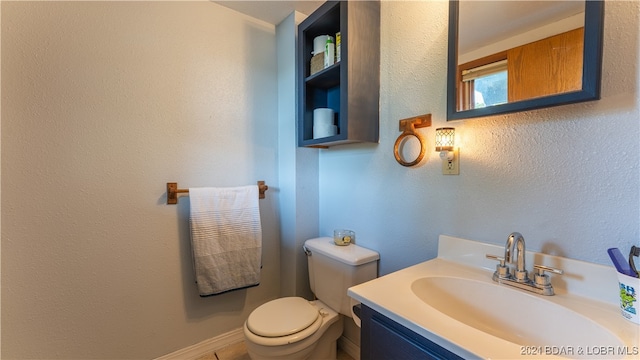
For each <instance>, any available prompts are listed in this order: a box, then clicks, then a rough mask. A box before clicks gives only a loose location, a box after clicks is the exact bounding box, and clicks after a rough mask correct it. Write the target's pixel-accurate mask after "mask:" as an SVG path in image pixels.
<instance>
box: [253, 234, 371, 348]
mask: <svg viewBox="0 0 640 360" xmlns="http://www.w3.org/2000/svg"><path fill="white" fill-rule="evenodd" d="M304 250H305V252H306V253H307V259H308V263H309V282H310V285H311V291H313V293H314V295H315V296H316V297H317V298H318V300H315V301H308V300H306V299H304V298H301V297H286V298H281V299H276V300H272V301H269V302H268V303H266V304H263V305H261V306H259V307H258V308H257V309H255V310H254V311H253V312H252V313H251V314H250V315H249V318H248V319H247V321H245V323H244V338H245V344H246V346H247V351H248V353H249V356H250V357H251V359H253V360H261V359H335V358H336V341H337V340H338V338H339V337H340V335H342V329H343V328H342V325H343V320H342V318H343V317H342V316H340V314H343V315H346V316H348V317H351V316H352V315H351V299H350V298H349V296H348V295H347V289H348V288H349V287H351V286H353V285H357V284H360V283H363V282H365V281H369V280H372V279H375V278H376V277H377V275H378V259H379V258H380V256H379V255H378V253H377V252H375V251H373V250H369V249H365V248H363V247H360V246H357V245H354V244H352V245H348V246H337V245H335V244H334V243H333V239H332V238H329V237H323V238H317V239H310V240H307V241H305V243H304Z"/></svg>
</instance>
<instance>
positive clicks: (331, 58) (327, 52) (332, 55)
mask: <svg viewBox="0 0 640 360" xmlns="http://www.w3.org/2000/svg"><path fill="white" fill-rule="evenodd" d="M335 60H336V46H335V44H334V43H333V37H332V36H327V44H326V45H325V47H324V67H325V68H328V67H329V66H331V65H333V64H334V63H335Z"/></svg>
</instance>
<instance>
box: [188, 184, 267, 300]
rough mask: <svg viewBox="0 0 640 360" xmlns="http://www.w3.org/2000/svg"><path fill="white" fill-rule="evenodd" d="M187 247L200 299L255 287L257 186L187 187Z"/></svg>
mask: <svg viewBox="0 0 640 360" xmlns="http://www.w3.org/2000/svg"><path fill="white" fill-rule="evenodd" d="M189 200H190V203H191V216H190V221H189V223H190V225H191V247H192V251H193V261H194V269H195V275H196V282H197V284H198V291H199V292H200V296H209V295H216V294H220V293H223V292H226V291H230V290H235V289H242V288H246V287H251V286H255V285H258V284H259V283H260V267H261V261H262V228H261V224H260V208H259V205H258V186H256V185H253V186H241V187H231V188H190V189H189Z"/></svg>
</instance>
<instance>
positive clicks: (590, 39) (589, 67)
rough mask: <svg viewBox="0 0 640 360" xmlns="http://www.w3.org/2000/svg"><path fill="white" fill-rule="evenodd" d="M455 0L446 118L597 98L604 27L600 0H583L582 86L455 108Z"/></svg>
mask: <svg viewBox="0 0 640 360" xmlns="http://www.w3.org/2000/svg"><path fill="white" fill-rule="evenodd" d="M459 7H460V6H459V0H450V1H449V45H448V46H449V58H448V61H447V63H448V69H447V121H452V120H461V119H469V118H476V117H484V116H492V115H498V114H508V113H513V112H518V111H525V110H534V109H540V108H546V107H551V106H558V105H565V104H571V103H577V102H583V101H590V100H599V99H600V78H601V73H602V38H603V35H602V34H603V28H604V1H602V0H585V22H584V40H585V41H584V53H583V67H582V90H579V91H573V92H566V93H561V94H556V95H549V96H545V97H539V98H532V99H528V100H521V101H516V102H511V103H506V104H500V105H493V106H488V107H484V108H478V109H470V110H463V111H458V110H457V108H456V100H457V91H456V86H457V76H456V75H457V68H458V64H457V63H458V25H459V24H458V19H459V13H458V11H459Z"/></svg>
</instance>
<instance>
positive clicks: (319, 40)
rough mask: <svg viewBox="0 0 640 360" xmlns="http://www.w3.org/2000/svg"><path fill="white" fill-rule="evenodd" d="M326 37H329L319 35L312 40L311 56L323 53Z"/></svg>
mask: <svg viewBox="0 0 640 360" xmlns="http://www.w3.org/2000/svg"><path fill="white" fill-rule="evenodd" d="M328 37H329V35H320V36H316V37H315V38H313V55H317V54H320V53H323V52H324V47H325V45H327V38H328ZM332 39H333V37H332Z"/></svg>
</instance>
